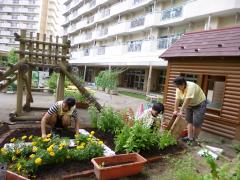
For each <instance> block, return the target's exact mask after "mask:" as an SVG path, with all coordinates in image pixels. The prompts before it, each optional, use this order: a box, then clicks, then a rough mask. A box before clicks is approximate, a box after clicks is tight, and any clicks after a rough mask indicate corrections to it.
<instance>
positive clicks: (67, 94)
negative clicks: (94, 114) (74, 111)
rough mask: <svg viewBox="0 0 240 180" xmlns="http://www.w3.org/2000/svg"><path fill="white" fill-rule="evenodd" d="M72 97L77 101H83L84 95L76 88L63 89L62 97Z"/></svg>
mask: <svg viewBox="0 0 240 180" xmlns="http://www.w3.org/2000/svg"><path fill="white" fill-rule="evenodd" d="M70 96H71V97H74V98H75V99H76V101H77V102H85V97H84V96H83V95H82V94H81V93H80V92H79V91H78V90H70V89H67V88H65V89H64V98H66V97H70Z"/></svg>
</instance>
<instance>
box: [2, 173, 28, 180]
mask: <svg viewBox="0 0 240 180" xmlns="http://www.w3.org/2000/svg"><path fill="white" fill-rule="evenodd" d="M6 180H30V179H28V178H25V177H23V176H21V175H18V174H16V173H14V172H11V171H7V173H6Z"/></svg>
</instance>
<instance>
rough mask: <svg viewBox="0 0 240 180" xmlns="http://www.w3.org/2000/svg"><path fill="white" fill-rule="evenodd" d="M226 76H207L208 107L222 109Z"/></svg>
mask: <svg viewBox="0 0 240 180" xmlns="http://www.w3.org/2000/svg"><path fill="white" fill-rule="evenodd" d="M224 87H225V77H224V76H207V88H206V91H205V93H206V96H207V100H208V104H207V108H209V109H214V110H220V109H221V108H222V102H223V97H224Z"/></svg>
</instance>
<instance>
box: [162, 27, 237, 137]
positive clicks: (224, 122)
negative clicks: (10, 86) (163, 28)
mask: <svg viewBox="0 0 240 180" xmlns="http://www.w3.org/2000/svg"><path fill="white" fill-rule="evenodd" d="M160 57H161V58H164V59H165V60H168V67H167V75H166V84H165V93H164V104H165V108H166V111H165V116H166V118H167V119H170V118H171V116H172V112H173V109H174V100H175V87H174V84H173V80H174V79H175V77H177V76H179V75H182V76H185V78H186V79H187V80H188V81H194V82H196V83H197V84H199V85H200V86H201V87H202V89H203V90H204V92H205V94H206V96H207V100H208V105H207V111H206V114H205V120H204V124H203V129H204V130H206V131H209V132H211V133H214V134H217V135H220V136H225V137H228V138H231V139H237V140H240V27H231V28H226V29H216V30H209V31H201V32H193V33H187V34H185V35H183V36H182V37H181V38H180V39H179V40H178V41H177V42H176V43H175V44H173V45H172V46H171V47H170V48H169V49H168V50H166V51H165V52H164V53H163V54H162V55H161V56H160Z"/></svg>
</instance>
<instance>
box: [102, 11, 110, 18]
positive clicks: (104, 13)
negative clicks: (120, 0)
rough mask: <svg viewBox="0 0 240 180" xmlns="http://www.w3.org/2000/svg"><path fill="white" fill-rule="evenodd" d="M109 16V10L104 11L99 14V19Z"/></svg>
mask: <svg viewBox="0 0 240 180" xmlns="http://www.w3.org/2000/svg"><path fill="white" fill-rule="evenodd" d="M109 15H110V9H104V10H103V11H102V12H101V18H104V17H106V16H109Z"/></svg>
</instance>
